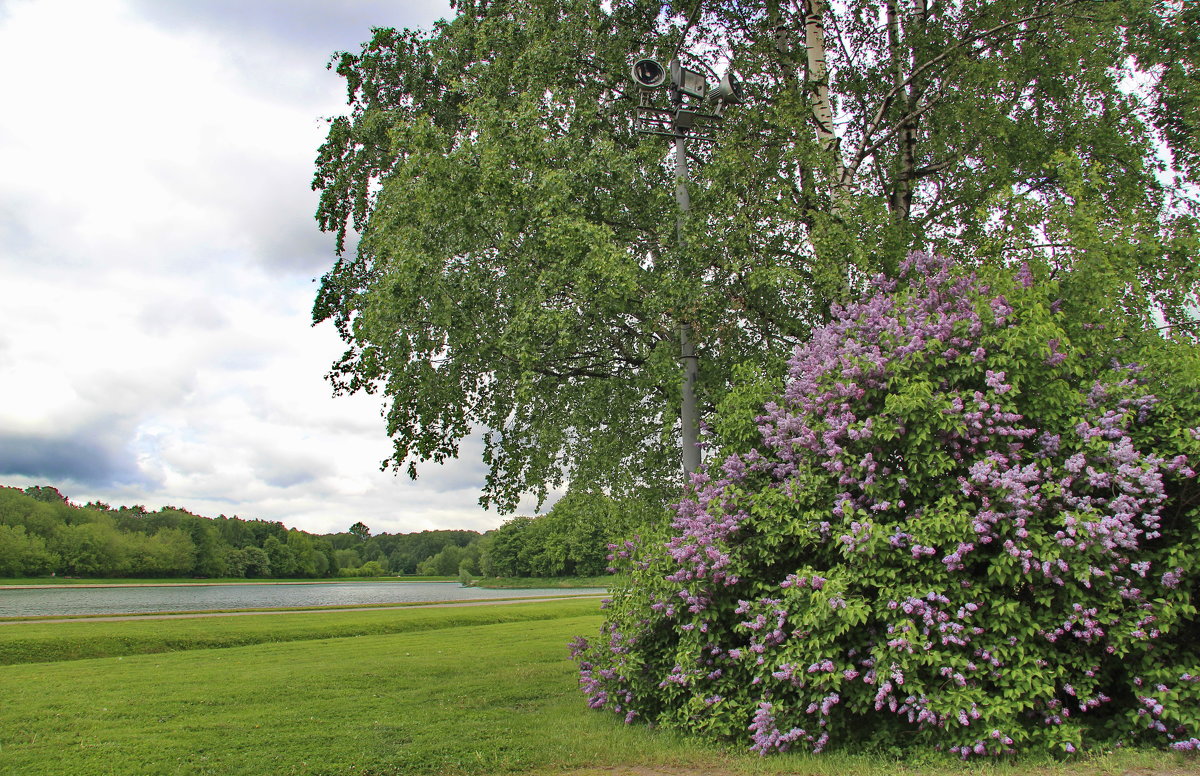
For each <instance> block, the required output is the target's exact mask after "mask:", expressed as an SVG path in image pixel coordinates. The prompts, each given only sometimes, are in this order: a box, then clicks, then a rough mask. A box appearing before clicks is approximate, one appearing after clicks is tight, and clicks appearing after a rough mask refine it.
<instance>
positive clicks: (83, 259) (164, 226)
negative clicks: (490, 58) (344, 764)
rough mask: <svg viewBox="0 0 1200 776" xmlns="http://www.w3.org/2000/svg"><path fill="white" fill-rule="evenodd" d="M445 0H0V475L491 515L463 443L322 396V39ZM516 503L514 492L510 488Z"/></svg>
mask: <svg viewBox="0 0 1200 776" xmlns="http://www.w3.org/2000/svg"><path fill="white" fill-rule="evenodd" d="M450 13H451V11H450V10H449V7H448V5H447V4H446V3H445V2H444V0H390V1H387V2H385V1H384V0H0V58H2V59H3V72H4V73H5V75H4V77H3V78H0V485H7V486H16V487H27V486H30V485H52V486H54V487H57V488H58V489H59V490H60V491H62V493H63V494H64V495H66V496H67V497H69V498H70V499H71V501H72V502H74V503H77V504H83V503H86V502H88V501H94V500H99V501H103V502H105V503H108V504H111V505H113V506H120V505H133V504H141V505H144V506H146V507H147V508H149V509H157V508H159V507H161V506H165V505H172V506H176V507H182V508H186V509H188V510H190V511H192V512H195V513H197V514H201V515H205V516H209V517H215V516H217V515H218V514H225V515H238V516H240V517H243V518H246V519H254V518H257V519H264V520H278V521H281V522H283V523H284V524H285V525H287V526H289V527H292V528H299V529H301V530H305V531H309V532H313V533H327V532H334V531H343V530H346V528H348V527H349V526H350V525H351V524H353V523H355V522H357V521H362V522H364V523H366V524H367V525H368V526H369V527H370V529H371V530H372V532H373V533H381V532H390V533H396V532H411V531H421V530H429V529H437V528H458V529H473V530H479V531H484V530H487V529H490V528H494V527H496V526H498V525H500V523H502V522H503V521H504V520H505V519H507V516H505V515H500V514H497V513H495V512H486V511H484V510H482V509H481V508H480V507H479V506H478V503H477V499H478V496H479V492H480V489H481V488H482V485H483V478H484V474H485V470H484V467H483V465H482V463H481V460H480V455H479V451H480V447H479V445H478V444H477V442H475V441H473V440H468V443H467V444H466V445H465V446H464V449H463V453H462V455H461V457H460V459H459V460H458V461H454V462H451V463H448V464H447V465H445V466H441V467H439V466H437V465H436V464H429V465H427V466H425V467H423V468H422V470H421V476H420V478H419V479H418V480H417V481H415V482H414V481H411V480H409V479H408V477H407V476H406V475H404V474H395V473H393V472H391V471H381V470H380V462H381V461H382V460H383V459H384V458H386V457H387V456H388V455H389V454H390V450H391V443H390V441H389V440H388V438H387V436H386V433H385V430H384V426H383V420H382V419H381V417H380V409H381V406H382V405H381V404H380V402H379V400H378V399H376V398H374V397H368V396H350V397H337V398H335V397H333V395H332V390H331V388H330V385H329V384H328V383H327V382H326V381H325V379H324V375H325V373H326V372H327V371H328V370H329V368H330V366H331V364H332V363H333V361H334V360H335V359H336V358H337V357H338V356H339V355H340V354H341V353H342V351H343V349H344V348H343V344H342V342H341V341H340V340H339V339H338V337H337V334H336V332H335V331H334V329H333V327H332V325H330V324H329V323H324V324H321V325H318V326H315V327H314V326H313V325H312V318H311V309H312V303H313V298H314V295H315V293H316V289H317V284H316V282H315V281H316V280H318V279H319V278H320V277H321V275H322V274H324V272H325V271H326V270H327V269H328V268H329V267H330V266H331V265H332V261H333V241H332V238H331V237H330V236H329V235H326V234H323V233H321V232H320V231H319V230H318V229H317V227H316V222H315V221H314V219H313V212H314V211H315V209H316V194H315V193H314V192H313V191H312V190H311V188H310V183H311V179H312V171H313V159H314V157H315V155H316V149H317V147H318V146H319V145H320V143H321V142H322V140H323V139H324V137H325V132H326V123H325V118H326V117H329V116H333V115H337V114H341V113H343V112H345V90H344V86H343V83H342V81H341V79H340V78H339V77H338V76H337V75H336V74H335V73H333V72H331V71H329V70H327V69H326V67H325V65H326V63H327V62H328V61H329V58H330V56H331V55H332V54H333V53H334V52H336V51H344V50H350V51H357V50H358V49H359V47H360V45H361V44H362V43H363V42H364V41H366V40H368V39H369V38H370V35H371V33H370V29H371V27H372V26H384V27H424V28H427V27H428V26H429V25H430V24H431V23H432V22H433V21H434V20H436V19H438V18H440V17H443V16H448V15H449V14H450ZM521 511H523V512H525V513H530V512H531V511H532V505H523V508H522V510H521Z"/></svg>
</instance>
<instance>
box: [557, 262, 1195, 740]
mask: <svg viewBox="0 0 1200 776" xmlns="http://www.w3.org/2000/svg"><path fill="white" fill-rule="evenodd" d="M899 282H900V286H899V287H898V286H897V283H896V282H894V281H892V282H889V281H886V280H884V279H876V280H875V281H874V282H873V295H872V296H870V297H869V298H868V299H867V300H866V301H864V302H861V303H859V304H856V305H853V306H851V307H849V308H847V309H844V310H838V311H837V312H836V313H835V320H834V321H833V322H832V323H830V324H828V325H827V326H825V327H823V328H821V329H820V330H818V331H817V332H816V333H815V334H814V335H813V337H812V339H811V340H810V341H809V342H808V343H807V344H806V345H804V346H802V347H800V348H798V349H797V350H796V353H795V355H794V357H793V358H792V360H791V361H790V362H789V367H788V377H787V381H786V385H785V386H784V387H783V388H782V390H781V391H773V389H771V388H770V384H769V383H759V384H751V385H748V386H744V387H743V388H741V389H739V390H738V391H735V392H734V393H733V394H732V395H731V398H730V399H729V401H727V402H726V404H725V405H723V406H722V408H721V410H720V412H719V415H720V419H719V421H718V422H717V424H716V426H715V428H716V430H717V434H718V440H717V441H718V442H719V443H723V444H724V445H725V446H724V447H723V449H722V450H721V452H720V454H719V455H717V456H716V460H717V463H714V464H713V465H711V466H709V467H708V469H707V472H706V473H703V474H697V475H694V476H693V478H692V482H691V486H690V488H689V490H688V492H687V494H686V497H685V498H684V499H683V500H682V502H681V503H680V504H679V505H678V506H677V509H676V515H675V517H674V520H673V522H672V523H671V525H670V527H669V528H664V529H663V530H662V533H661V535H659V536H647V537H642V538H641V539H640V540H634V541H630V542H627V543H626V544H625V545H624V546H622V547H621V548H619V552H617V553H615V558H616V561H617V562H618V563H620V564H624V565H626V566H627V567H628V571H629V574H630V577H629V579H630V582H629V584H628V585H627V586H625V587H621V588H618V589H616V590H614V592H613V597H612V600H611V602H610V604H609V615H608V617H607V620H606V623H605V625H604V627H603V630H602V633H601V634H600V636H599V637H598V638H596V639H593V643H588V641H587V640H584V639H579V640H578V641H577V642H576V643H575V644H574V645H573V650H574V653H575V655H576V658H577V659H578V660H579V661H580V669H581V672H580V673H581V686H582V688H583V689H584V691H585V693H586V694H587V696H588V698H589V705H590V706H592V707H593V708H607V709H611V710H613V711H616V712H618V713H619V714H621V715H623V716H624V717H625V719H626V721H628V722H632V721H634V720H636V719H638V718H641V719H645V720H648V721H652V722H655V723H658V724H662V725H665V726H670V727H675V728H682V729H685V730H689V731H693V732H695V733H699V734H702V735H706V736H710V737H717V738H725V739H733V740H740V741H743V742H745V743H747V744H748V745H749V746H750V747H751V748H752V749H753V750H755V751H758V752H760V753H767V752H769V751H772V750H784V749H788V748H790V747H800V748H807V749H811V750H813V751H821V750H822V749H825V748H826V747H829V746H834V745H839V744H840V745H848V744H854V745H856V746H863V745H874V746H879V747H892V746H901V747H905V746H914V745H919V746H927V747H933V748H936V749H943V750H948V751H950V752H953V753H955V754H956V755H960V756H961V757H963V758H964V759H966V758H968V757H971V756H973V755H1003V754H1009V753H1013V752H1016V751H1039V752H1060V753H1064V752H1065V753H1070V752H1075V751H1079V750H1081V749H1085V748H1091V747H1099V746H1109V745H1114V744H1115V745H1120V744H1128V743H1135V742H1137V743H1153V744H1163V745H1170V746H1172V747H1174V748H1177V749H1195V748H1197V747H1198V746H1200V741H1198V740H1197V736H1200V656H1198V654H1197V650H1196V648H1195V644H1196V643H1197V641H1198V639H1200V627H1198V621H1197V616H1196V607H1195V605H1194V602H1195V595H1196V592H1197V586H1198V581H1197V580H1198V579H1200V509H1198V502H1200V488H1198V487H1197V480H1196V474H1195V472H1194V471H1193V469H1192V468H1191V466H1190V464H1189V461H1197V460H1198V458H1197V456H1200V442H1198V441H1197V436H1198V435H1200V400H1198V399H1197V391H1196V386H1197V385H1198V384H1200V368H1198V367H1197V357H1196V350H1195V348H1194V346H1192V345H1190V344H1187V343H1180V342H1172V341H1170V340H1166V339H1163V338H1162V337H1159V336H1158V335H1157V334H1142V333H1137V332H1132V333H1131V332H1113V331H1107V330H1105V329H1103V327H1101V326H1088V325H1083V324H1080V323H1077V322H1072V321H1068V320H1066V319H1065V318H1064V316H1063V314H1062V313H1061V312H1060V311H1059V310H1058V305H1057V303H1056V302H1055V301H1054V300H1055V296H1056V293H1057V292H1056V289H1055V287H1054V286H1053V285H1052V284H1042V285H1037V284H1035V283H1034V282H1033V278H1032V276H1031V273H1030V272H1029V270H1028V269H1024V268H1023V269H1022V271H1021V272H1020V273H1018V274H1017V275H1016V276H1015V277H1011V276H1007V275H1003V274H999V273H997V274H996V276H995V277H991V278H990V282H988V283H985V282H984V281H983V280H982V279H981V278H980V277H978V276H976V275H974V274H966V273H959V272H957V271H955V268H954V267H953V266H952V264H951V263H950V262H949V261H947V260H945V259H941V258H938V257H935V256H930V255H927V254H913V255H912V256H910V257H909V258H908V260H907V261H906V262H905V263H904V265H903V267H902V270H901V275H900V281H899ZM1118 334H1119V335H1120V336H1119V337H1118V336H1117V335H1118ZM1114 355H1116V356H1117V357H1118V360H1116V361H1113V360H1112V357H1113V356H1114ZM1135 360H1136V361H1138V362H1139V363H1140V364H1141V365H1138V364H1135V363H1132V362H1133V361H1135ZM1147 367H1149V368H1147ZM764 386H765V387H764ZM773 392H774V393H776V394H777V395H776V396H775V398H774V400H773V401H769V402H767V403H766V404H765V411H764V409H763V405H762V403H761V400H762V397H763V396H765V395H769V394H771V393H773ZM751 408H754V409H751Z"/></svg>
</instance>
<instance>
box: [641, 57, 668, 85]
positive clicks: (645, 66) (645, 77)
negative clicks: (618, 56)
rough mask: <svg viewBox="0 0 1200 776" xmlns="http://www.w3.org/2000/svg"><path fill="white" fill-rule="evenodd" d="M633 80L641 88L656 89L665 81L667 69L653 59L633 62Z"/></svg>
mask: <svg viewBox="0 0 1200 776" xmlns="http://www.w3.org/2000/svg"><path fill="white" fill-rule="evenodd" d="M632 75H633V82H634V83H636V84H637V85H638V87H639V88H641V89H657V88H658V87H660V86H662V85H663V84H665V83H666V82H667V70H666V68H664V67H663V66H662V65H660V64H659V63H658V62H657V61H655V60H653V59H639V60H638V61H637V62H634V63H633V70H632Z"/></svg>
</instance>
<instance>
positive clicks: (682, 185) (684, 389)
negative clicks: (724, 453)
mask: <svg viewBox="0 0 1200 776" xmlns="http://www.w3.org/2000/svg"><path fill="white" fill-rule="evenodd" d="M687 182H688V158H687V134H686V132H685V131H683V130H681V129H679V128H678V127H677V128H676V130H675V201H676V202H677V203H678V204H679V215H678V216H677V218H676V220H675V240H676V242H677V243H678V245H679V251H680V254H681V255H682V254H683V253H684V250H685V248H686V247H687V242H686V238H685V237H684V233H683V226H684V220H685V218H686V217H687V214H688V213H690V212H691V210H692V200H691V198H690V197H689V196H688V188H687ZM691 328H692V327H691V326H690V325H689V324H688V323H687V322H684V323H681V324H680V325H679V360H680V361H682V362H683V364H682V366H683V382H682V384H681V386H680V395H681V401H680V405H679V420H680V425H682V426H683V429H682V434H683V474H684V477H685V478H686V477H687V476H688V475H690V474H691V473H692V472H694V471H697V470H699V469H700V446H699V443H700V422H699V412H698V411H697V409H696V378H697V376H698V375H699V374H700V367H699V363H698V361H699V358H698V357H697V356H696V346H695V343H693V342H692V338H691Z"/></svg>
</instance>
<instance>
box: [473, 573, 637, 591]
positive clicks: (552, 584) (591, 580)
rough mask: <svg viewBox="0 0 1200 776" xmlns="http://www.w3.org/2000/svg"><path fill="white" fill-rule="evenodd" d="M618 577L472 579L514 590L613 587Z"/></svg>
mask: <svg viewBox="0 0 1200 776" xmlns="http://www.w3.org/2000/svg"><path fill="white" fill-rule="evenodd" d="M616 581H617V578H616V577H612V576H602V577H476V578H474V579H472V580H471V584H472V585H474V586H475V587H487V588H496V589H508V588H512V589H514V590H520V589H526V590H528V589H531V588H556V587H561V588H564V589H565V588H572V587H612V586H613V584H614V583H615V582H616Z"/></svg>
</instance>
